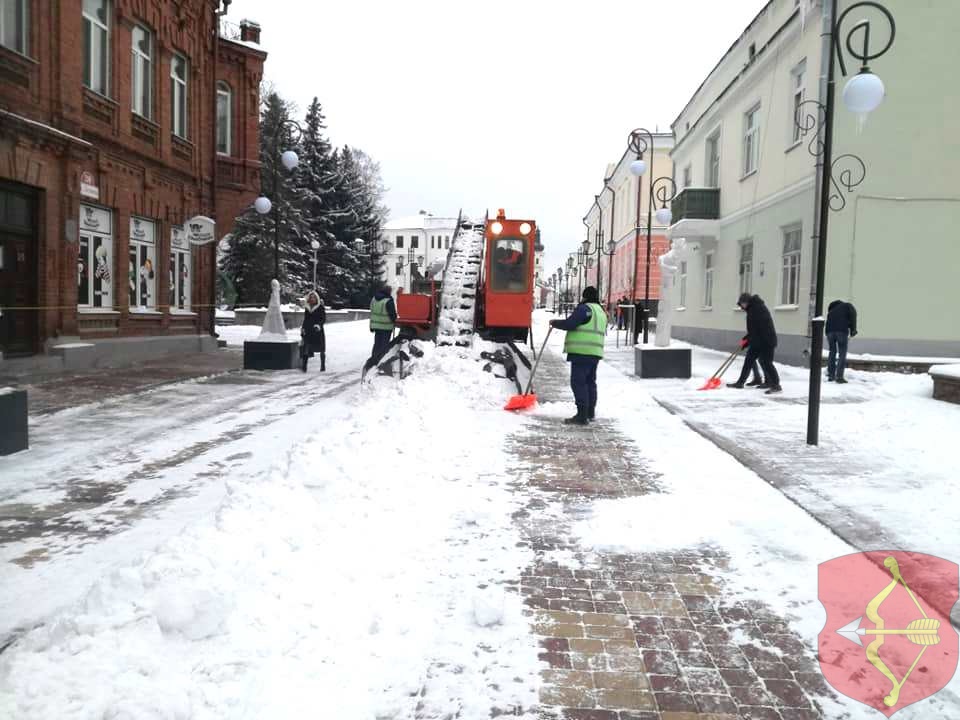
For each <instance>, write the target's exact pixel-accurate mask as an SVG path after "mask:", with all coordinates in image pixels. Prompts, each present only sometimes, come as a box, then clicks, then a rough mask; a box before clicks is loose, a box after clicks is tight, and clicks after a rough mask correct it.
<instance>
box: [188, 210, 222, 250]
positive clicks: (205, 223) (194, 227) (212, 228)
mask: <svg viewBox="0 0 960 720" xmlns="http://www.w3.org/2000/svg"><path fill="white" fill-rule="evenodd" d="M216 227H217V224H216V223H215V222H214V221H213V220H211V219H210V218H208V217H206V216H204V215H197V216H195V217H192V218H190V219H189V220H187V222H186V228H187V239H188V240H189V241H190V244H191V245H206V244H207V243H211V242H213V241H214V238H215V237H216V234H215V233H216Z"/></svg>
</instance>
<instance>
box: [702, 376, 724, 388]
mask: <svg viewBox="0 0 960 720" xmlns="http://www.w3.org/2000/svg"><path fill="white" fill-rule="evenodd" d="M718 387H720V378H718V377H712V378H710V379H709V380H707V382H706V383H704V386H703V387H702V388H697V389H698V390H716V389H717V388H718Z"/></svg>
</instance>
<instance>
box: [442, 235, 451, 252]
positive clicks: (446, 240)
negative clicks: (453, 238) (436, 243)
mask: <svg viewBox="0 0 960 720" xmlns="http://www.w3.org/2000/svg"><path fill="white" fill-rule="evenodd" d="M443 249H444V250H449V249H450V236H449V235H444V236H443Z"/></svg>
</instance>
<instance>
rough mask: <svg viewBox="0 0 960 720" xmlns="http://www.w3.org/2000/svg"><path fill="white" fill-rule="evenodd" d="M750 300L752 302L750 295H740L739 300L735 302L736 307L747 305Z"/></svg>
mask: <svg viewBox="0 0 960 720" xmlns="http://www.w3.org/2000/svg"><path fill="white" fill-rule="evenodd" d="M751 300H753V295H751V294H750V293H740V298H739V299H738V300H737V305H749V304H750V301H751Z"/></svg>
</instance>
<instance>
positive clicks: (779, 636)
mask: <svg viewBox="0 0 960 720" xmlns="http://www.w3.org/2000/svg"><path fill="white" fill-rule="evenodd" d="M567 373H568V368H567V366H566V363H565V362H563V361H562V359H561V358H560V357H558V356H557V355H555V354H552V353H550V351H549V350H548V352H547V354H546V355H545V356H544V358H543V360H542V361H541V366H540V370H539V375H538V378H539V380H538V395H539V397H540V398H541V400H543V401H548V402H549V401H555V400H561V401H562V400H569V398H570V390H569V387H568V375H567ZM598 447H602V448H604V449H605V450H609V449H611V448H613V449H614V450H615V452H604V453H597V452H595V450H596V448H598ZM510 449H512V450H513V451H514V453H515V456H516V457H517V466H516V468H515V469H516V472H517V474H518V478H519V479H520V481H521V482H520V483H518V486H517V491H518V492H524V493H527V494H528V495H529V500H528V502H527V506H526V508H525V509H524V510H523V511H521V512H519V513H518V514H517V515H516V516H515V519H516V521H517V522H518V523H519V524H520V526H521V528H522V531H523V535H524V537H525V539H526V540H525V541H526V542H527V543H529V545H530V547H531V548H532V549H533V550H534V552H535V553H536V556H537V561H536V562H535V563H534V564H532V565H531V566H530V567H528V568H526V569H525V570H524V572H523V575H522V576H521V578H520V591H521V593H522V595H523V597H524V603H525V604H526V605H527V606H528V607H529V608H530V622H531V628H532V631H533V632H534V633H536V635H537V636H538V641H539V644H540V647H541V648H542V651H541V654H540V659H541V660H542V661H544V663H545V664H546V666H547V667H546V668H545V669H544V670H543V671H542V679H543V683H544V685H543V688H542V690H541V694H540V700H541V709H540V717H542V718H562V719H564V720H654V719H655V718H656V719H659V720H734V719H735V718H745V719H750V720H812V719H813V718H821V717H824V715H823V711H822V709H821V708H820V707H819V706H818V698H820V697H822V696H824V695H830V694H831V692H832V691H831V690H830V689H829V688H828V687H827V686H826V684H825V683H824V681H823V677H822V674H821V672H820V669H819V667H818V664H817V661H816V658H815V656H814V654H813V652H812V651H811V650H810V649H809V648H807V647H806V645H805V644H804V643H803V642H802V641H801V640H800V638H799V637H798V636H797V634H795V633H794V632H792V631H791V629H790V626H789V624H788V622H787V621H786V620H785V618H783V617H780V616H778V615H777V614H776V613H774V612H773V611H772V610H771V609H770V608H768V607H766V606H764V605H763V604H762V603H759V602H742V601H738V600H736V599H734V598H733V597H732V596H731V595H730V594H725V590H724V583H723V580H722V579H721V575H722V571H723V569H724V568H725V567H726V566H727V558H726V557H725V556H724V555H723V553H720V552H717V551H715V550H710V549H706V548H689V549H684V550H678V551H673V552H655V553H636V554H629V553H628V554H624V553H622V552H613V551H609V552H607V551H604V550H599V549H596V548H591V547H581V546H580V545H579V544H578V543H577V541H576V539H575V537H574V536H573V534H572V532H571V525H572V523H573V522H575V521H576V520H577V519H579V518H582V517H584V516H585V515H586V513H587V512H588V508H589V504H590V502H591V501H592V500H594V499H597V498H627V497H630V496H636V495H643V494H648V493H657V492H660V491H661V489H660V486H659V484H658V478H657V477H656V475H655V474H653V473H652V472H651V471H650V470H649V468H648V467H647V466H646V464H645V462H644V458H643V452H642V448H641V447H640V446H638V445H637V444H636V443H635V442H634V440H633V439H631V438H630V437H627V436H625V435H624V434H622V433H621V432H619V431H618V429H617V427H616V424H615V423H614V422H612V421H610V420H604V419H603V418H602V417H601V418H599V419H598V420H597V421H596V422H594V423H593V424H591V425H590V426H589V427H588V428H568V427H565V426H563V425H561V424H560V420H559V419H558V418H553V417H546V416H540V417H535V418H533V420H532V422H531V424H530V425H529V426H528V428H527V429H526V430H525V431H524V432H523V433H522V434H520V435H518V436H515V437H514V438H512V441H511V446H510Z"/></svg>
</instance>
